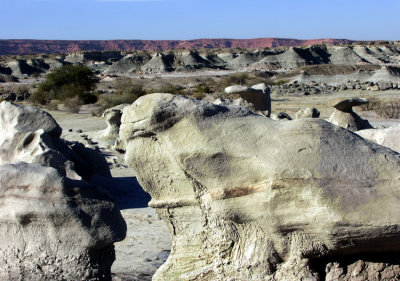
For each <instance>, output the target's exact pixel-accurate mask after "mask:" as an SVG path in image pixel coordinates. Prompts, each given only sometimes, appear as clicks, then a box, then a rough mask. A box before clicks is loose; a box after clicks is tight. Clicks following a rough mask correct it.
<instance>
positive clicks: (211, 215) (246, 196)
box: [120, 94, 400, 281]
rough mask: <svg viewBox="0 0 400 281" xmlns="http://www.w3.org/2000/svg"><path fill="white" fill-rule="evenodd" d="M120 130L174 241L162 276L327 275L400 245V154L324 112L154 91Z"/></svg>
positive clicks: (277, 277) (128, 157)
mask: <svg viewBox="0 0 400 281" xmlns="http://www.w3.org/2000/svg"><path fill="white" fill-rule="evenodd" d="M120 137H121V138H122V139H124V140H125V141H126V142H127V144H128V145H127V152H126V161H127V163H128V164H129V165H130V166H131V167H132V168H133V169H134V170H135V172H136V175H137V178H138V180H139V182H140V183H141V185H142V186H143V188H144V189H145V190H146V191H147V192H149V193H150V195H151V197H152V200H151V202H150V205H151V206H152V207H153V208H155V209H156V211H157V212H158V214H159V215H160V217H161V218H162V219H163V220H164V221H165V222H166V223H167V225H168V226H169V229H170V234H171V236H172V238H173V244H172V251H171V255H170V256H169V258H168V260H167V262H166V264H164V265H163V266H162V267H161V268H160V269H159V270H158V271H157V272H156V274H155V275H154V277H153V280H155V281H157V280H163V281H165V280H174V281H179V280H231V279H232V280H285V281H292V280H293V281H294V280H296V281H297V280H322V278H323V276H321V275H320V274H319V272H326V271H325V270H330V269H328V265H329V264H330V263H331V262H333V261H337V260H339V261H345V260H346V259H345V258H344V257H348V258H349V259H348V260H353V261H354V260H358V259H362V257H363V256H364V255H366V254H376V253H377V252H379V253H380V254H382V255H384V256H385V255H386V254H387V253H388V252H391V253H392V252H393V253H396V251H397V253H398V251H399V250H400V238H399V237H400V235H399V234H400V231H399V229H400V199H399V196H397V195H398V190H399V188H400V182H399V177H400V156H399V154H397V153H395V152H393V151H392V150H390V149H388V148H385V147H382V146H380V145H378V144H374V143H372V142H369V141H366V140H364V139H363V138H361V137H359V136H358V135H356V134H353V133H352V132H350V131H348V130H345V129H343V128H340V127H337V126H334V125H332V124H331V123H329V122H326V121H324V120H322V119H299V120H294V121H287V122H278V121H274V120H271V119H269V118H266V117H264V116H261V115H255V114H252V113H251V112H249V111H246V110H245V109H244V108H241V107H223V106H218V105H215V104H210V103H207V102H204V101H199V100H192V99H189V98H186V97H182V96H173V95H165V94H154V95H146V96H143V97H141V98H139V99H138V100H137V101H136V102H135V103H133V104H132V105H130V106H128V107H126V108H125V109H124V113H123V116H122V124H121V128H120ZM249 144H251V145H249ZM389 263H390V262H388V263H387V264H389ZM343 264H344V265H346V264H345V263H343ZM387 264H385V265H384V266H383V267H384V268H385V267H386V266H387ZM329 268H331V267H329ZM361 270H362V269H361ZM375 271H376V274H378V269H376V270H375Z"/></svg>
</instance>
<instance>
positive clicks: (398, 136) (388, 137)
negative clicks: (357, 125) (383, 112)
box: [356, 124, 400, 153]
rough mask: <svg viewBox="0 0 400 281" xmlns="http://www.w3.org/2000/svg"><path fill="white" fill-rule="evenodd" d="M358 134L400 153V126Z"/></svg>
mask: <svg viewBox="0 0 400 281" xmlns="http://www.w3.org/2000/svg"><path fill="white" fill-rule="evenodd" d="M356 134H358V135H360V136H361V137H363V138H364V139H367V140H370V141H373V142H376V143H377V144H380V145H383V146H386V147H389V148H390V149H392V150H394V151H397V152H398V153H400V124H399V125H395V126H390V127H389V128H386V129H367V130H362V131H359V132H356Z"/></svg>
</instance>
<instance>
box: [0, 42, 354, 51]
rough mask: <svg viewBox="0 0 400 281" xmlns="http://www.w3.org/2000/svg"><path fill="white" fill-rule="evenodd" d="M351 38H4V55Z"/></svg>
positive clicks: (285, 44) (260, 45) (277, 44)
mask: <svg viewBox="0 0 400 281" xmlns="http://www.w3.org/2000/svg"><path fill="white" fill-rule="evenodd" d="M352 42H353V41H352V40H347V39H313V40H298V39H282V38H257V39H195V40H183V41H181V40H30V39H16V40H0V55H19V54H32V53H71V52H77V51H81V50H90V51H95V50H96V51H104V50H169V49H195V48H249V49H258V48H266V47H269V48H275V47H281V46H282V47H288V46H307V45H314V44H321V43H327V44H333V45H337V44H350V43H352Z"/></svg>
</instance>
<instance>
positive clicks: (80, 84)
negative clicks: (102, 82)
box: [31, 65, 99, 104]
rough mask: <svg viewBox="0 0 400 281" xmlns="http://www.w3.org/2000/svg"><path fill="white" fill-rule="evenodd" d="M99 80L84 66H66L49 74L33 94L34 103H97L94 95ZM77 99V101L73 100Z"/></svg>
mask: <svg viewBox="0 0 400 281" xmlns="http://www.w3.org/2000/svg"><path fill="white" fill-rule="evenodd" d="M98 82H99V79H98V78H97V77H96V75H95V73H94V72H93V71H92V70H91V69H90V68H88V67H87V66H84V65H64V66H62V67H59V68H56V69H54V70H52V71H51V72H50V73H48V74H47V75H46V77H45V80H44V81H43V82H42V83H39V85H38V90H37V91H36V92H35V93H33V94H32V96H31V100H32V102H34V103H40V104H47V103H49V102H50V101H51V100H53V99H57V100H60V101H65V100H70V101H73V100H80V101H82V102H84V103H91V102H96V101H97V95H96V94H94V93H93V90H94V89H95V87H96V85H97V83H98ZM75 97H77V99H73V98H75Z"/></svg>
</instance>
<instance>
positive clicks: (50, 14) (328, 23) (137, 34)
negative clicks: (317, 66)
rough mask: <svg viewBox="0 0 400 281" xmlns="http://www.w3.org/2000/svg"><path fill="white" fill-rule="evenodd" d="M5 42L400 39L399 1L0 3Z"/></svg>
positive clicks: (86, 0) (0, 31)
mask: <svg viewBox="0 0 400 281" xmlns="http://www.w3.org/2000/svg"><path fill="white" fill-rule="evenodd" d="M0 27H1V28H0V39H79V40H85V39H87V40H96V39H179V40H186V39H196V38H259V37H280V38H297V39H315V38H346V39H355V40H400V0H273V1H270V0H247V1H245V0H240V1H239V0H230V1H229V0H214V1H212V0H0Z"/></svg>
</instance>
